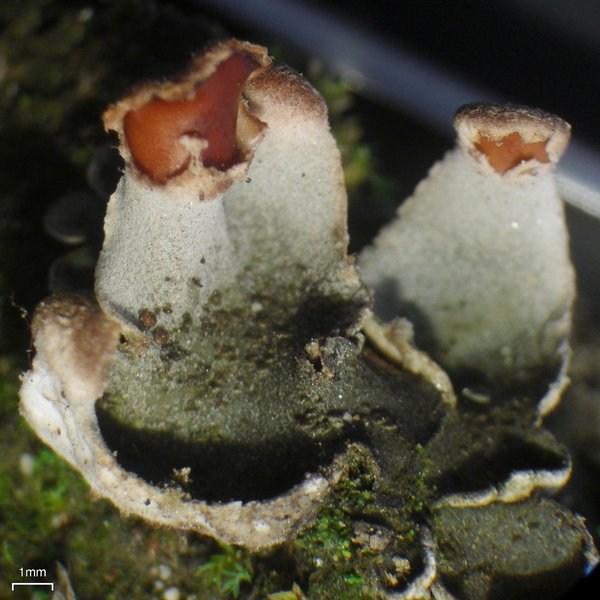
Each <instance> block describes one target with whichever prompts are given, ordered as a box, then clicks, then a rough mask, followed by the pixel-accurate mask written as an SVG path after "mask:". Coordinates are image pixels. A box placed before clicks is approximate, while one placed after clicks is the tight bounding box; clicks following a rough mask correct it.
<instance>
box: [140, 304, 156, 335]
mask: <svg viewBox="0 0 600 600" xmlns="http://www.w3.org/2000/svg"><path fill="white" fill-rule="evenodd" d="M138 320H139V323H140V327H141V328H142V329H143V330H144V331H146V330H148V329H152V328H153V327H154V326H155V325H156V315H155V314H154V313H153V312H152V311H151V310H146V309H143V310H140V312H139V314H138Z"/></svg>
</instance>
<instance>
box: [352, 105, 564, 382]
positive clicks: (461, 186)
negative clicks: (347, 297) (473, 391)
mask: <svg viewBox="0 0 600 600" xmlns="http://www.w3.org/2000/svg"><path fill="white" fill-rule="evenodd" d="M464 121H468V117H467V118H464V119H463V122H462V123H460V122H459V135H460V141H461V144H460V146H459V147H457V148H455V149H454V150H451V151H450V152H448V153H447V154H446V156H445V157H444V158H443V160H441V161H440V162H439V163H437V164H436V165H435V166H434V167H433V168H432V169H431V171H430V173H429V175H428V177H427V178H426V179H425V180H424V181H423V182H421V183H420V184H419V185H418V187H417V189H416V191H415V193H414V195H413V196H412V197H411V198H409V199H408V200H407V201H406V203H405V204H403V205H402V206H401V208H400V209H399V211H398V216H397V218H396V219H395V220H394V221H393V222H392V223H391V224H390V225H388V226H387V227H386V228H384V229H383V231H382V232H381V233H380V234H379V236H378V237H377V239H376V240H375V243H374V244H373V246H371V247H369V248H367V249H365V250H364V251H363V253H362V254H361V256H360V259H359V266H360V269H361V274H362V276H363V278H364V280H365V281H366V283H367V284H368V285H369V286H371V287H372V288H373V289H374V290H375V312H376V314H378V315H379V316H380V317H381V318H384V319H391V318H393V317H396V316H400V315H403V316H409V318H412V319H413V320H414V321H415V326H416V333H417V339H419V333H420V331H419V328H420V327H421V328H422V329H421V333H423V332H424V331H425V330H427V331H426V333H425V337H424V339H427V346H426V347H425V349H426V350H428V351H430V352H432V353H433V355H434V356H435V357H436V359H437V360H438V361H439V362H440V363H441V364H442V365H443V366H444V367H445V368H447V369H450V370H458V371H461V370H469V371H473V370H478V371H480V372H482V373H484V374H485V375H486V376H487V377H488V378H490V379H492V380H502V379H503V380H505V381H506V380H507V379H508V380H513V381H514V380H523V379H527V378H528V377H529V376H531V375H532V374H534V373H536V372H538V371H539V370H541V369H543V368H544V367H545V366H548V365H552V364H556V363H559V362H560V361H561V360H562V357H563V356H564V355H565V352H564V342H565V339H566V337H567V335H568V332H569V327H570V310H571V304H572V302H573V298H574V273H573V268H572V265H571V263H570V260H569V253H568V237H567V230H566V226H565V221H564V214H563V205H562V201H561V199H560V198H559V196H558V193H557V189H556V184H555V180H554V163H553V160H554V161H555V160H558V156H559V155H560V153H562V150H564V146H565V145H566V140H565V139H564V138H566V139H568V130H566V131H565V130H564V127H563V129H561V130H560V131H559V132H558V135H559V137H560V139H559V142H560V143H561V144H562V147H559V148H558V150H556V149H555V148H556V146H560V143H559V142H556V141H555V140H554V138H552V137H551V136H552V133H553V132H552V130H551V131H550V132H548V127H546V128H545V129H546V131H545V132H544V131H543V132H542V133H544V134H545V136H546V138H548V137H550V141H549V142H548V143H547V146H548V149H549V152H548V153H549V154H550V159H551V160H550V162H545V163H543V162H539V161H537V160H535V159H532V160H529V161H525V162H522V163H521V164H519V165H517V166H516V167H515V168H514V169H512V170H508V171H507V172H506V173H504V174H501V173H499V172H497V171H496V170H494V169H493V168H492V167H491V166H490V165H489V163H488V162H487V158H486V157H485V156H483V154H481V153H480V152H478V150H477V148H476V147H475V146H474V144H473V142H472V139H470V137H469V136H474V135H479V129H477V128H475V127H473V131H471V130H468V131H465V127H464V125H463V123H464ZM487 125H488V128H489V127H490V124H489V123H488V124H487ZM511 125H512V127H514V126H515V124H514V123H512V124H511V123H508V124H506V125H505V129H506V131H507V132H508V131H510V130H511V129H510V127H511ZM518 125H520V124H518ZM534 125H537V121H534ZM563 125H564V124H563ZM526 126H529V128H530V129H534V127H533V126H531V124H530V123H529V124H528V123H526ZM542 129H543V128H542ZM502 133H505V132H504V131H503V132H502ZM535 133H536V135H538V136H539V135H541V134H539V133H538V132H537V131H536V132H535ZM523 138H524V139H525V140H527V137H526V135H525V134H524V135H523ZM552 153H554V155H555V156H553V155H552ZM423 328H424V329H423Z"/></svg>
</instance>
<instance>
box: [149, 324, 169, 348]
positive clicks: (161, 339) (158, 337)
mask: <svg viewBox="0 0 600 600" xmlns="http://www.w3.org/2000/svg"><path fill="white" fill-rule="evenodd" d="M152 337H153V338H154V341H155V342H156V343H157V344H158V345H159V346H165V345H166V344H167V343H168V342H169V333H168V331H167V330H166V329H164V328H163V327H157V328H156V329H155V330H154V333H153V334H152Z"/></svg>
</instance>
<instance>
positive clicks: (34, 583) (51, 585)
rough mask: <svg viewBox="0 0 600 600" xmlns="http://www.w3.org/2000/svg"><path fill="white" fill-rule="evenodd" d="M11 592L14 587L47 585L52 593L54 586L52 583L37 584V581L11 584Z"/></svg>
mask: <svg viewBox="0 0 600 600" xmlns="http://www.w3.org/2000/svg"><path fill="white" fill-rule="evenodd" d="M11 585H12V587H11V591H13V592H14V591H15V587H16V586H18V585H49V586H50V591H51V592H53V591H54V584H53V583H43V582H39V581H22V582H19V583H13V584H11Z"/></svg>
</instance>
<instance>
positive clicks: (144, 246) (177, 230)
mask: <svg viewBox="0 0 600 600" xmlns="http://www.w3.org/2000/svg"><path fill="white" fill-rule="evenodd" d="M237 268H238V261H237V260H236V259H235V257H234V255H233V248H232V244H231V241H230V238H229V233H228V231H227V227H226V223H225V216H224V210H223V197H222V196H221V195H219V196H217V197H216V198H211V199H209V200H203V201H200V200H199V199H198V197H197V193H196V194H193V191H191V190H190V189H189V188H185V187H184V188H179V187H175V186H169V187H167V188H165V187H164V186H149V185H148V184H147V183H145V182H143V181H140V180H139V178H138V177H137V176H136V174H134V173H131V172H126V173H125V174H124V176H123V177H122V179H121V181H120V182H119V186H118V188H117V190H116V192H115V193H114V194H113V195H112V197H111V199H110V202H109V205H108V210H107V214H106V219H105V240H104V245H103V248H102V252H101V254H100V258H99V260H98V266H97V268H96V294H97V297H98V299H99V301H100V303H101V305H102V307H103V308H104V309H105V310H106V311H107V312H108V313H109V314H116V315H120V316H122V317H124V318H125V319H126V320H128V321H130V322H132V323H135V321H136V320H137V316H138V313H139V312H140V310H144V309H146V310H150V311H153V312H154V311H156V313H157V316H158V319H159V322H160V324H162V325H171V324H178V323H179V321H180V320H181V315H182V314H184V313H185V312H186V311H189V310H191V309H192V308H193V307H198V306H202V304H204V303H205V302H206V301H207V300H208V298H210V296H211V294H212V293H213V292H214V291H215V290H217V289H220V288H223V287H225V286H226V285H228V284H229V283H230V282H231V281H233V279H234V277H235V274H236V272H237ZM165 306H167V311H165V310H164V307H165ZM161 309H163V310H162V311H161Z"/></svg>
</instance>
